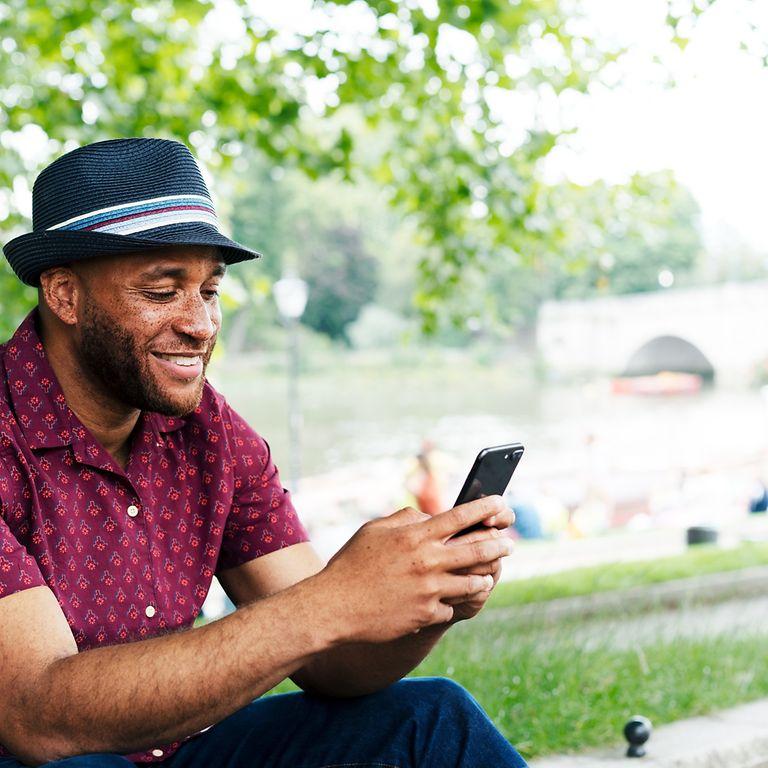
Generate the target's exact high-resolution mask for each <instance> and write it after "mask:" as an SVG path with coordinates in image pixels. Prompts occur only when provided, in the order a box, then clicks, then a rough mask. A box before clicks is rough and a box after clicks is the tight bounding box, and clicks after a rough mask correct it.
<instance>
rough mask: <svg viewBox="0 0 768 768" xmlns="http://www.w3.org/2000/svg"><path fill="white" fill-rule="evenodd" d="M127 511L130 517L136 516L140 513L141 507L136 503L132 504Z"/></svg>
mask: <svg viewBox="0 0 768 768" xmlns="http://www.w3.org/2000/svg"><path fill="white" fill-rule="evenodd" d="M125 511H126V512H127V513H128V517H136V515H138V514H139V508H138V507H137V506H136V505H135V504H131V506H130V507H128V509H126V510H125Z"/></svg>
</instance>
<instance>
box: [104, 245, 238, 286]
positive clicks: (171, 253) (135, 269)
mask: <svg viewBox="0 0 768 768" xmlns="http://www.w3.org/2000/svg"><path fill="white" fill-rule="evenodd" d="M104 266H105V267H107V269H109V271H110V272H112V273H113V274H115V275H121V276H122V277H129V278H131V279H139V280H159V279H163V278H183V277H187V276H195V277H199V276H203V277H208V276H211V277H215V276H220V275H223V274H224V272H225V271H226V265H225V264H224V261H223V260H222V258H221V255H220V254H219V251H218V249H217V248H214V247H206V248H203V247H189V248H184V247H178V248H173V249H162V250H160V251H156V252H155V251H149V252H146V253H138V254H130V255H127V256H123V257H119V258H117V259H112V260H105V263H104Z"/></svg>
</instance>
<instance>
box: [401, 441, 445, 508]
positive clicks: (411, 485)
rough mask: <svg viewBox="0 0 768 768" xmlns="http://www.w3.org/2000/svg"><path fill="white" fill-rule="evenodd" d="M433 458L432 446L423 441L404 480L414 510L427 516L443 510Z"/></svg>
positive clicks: (429, 442)
mask: <svg viewBox="0 0 768 768" xmlns="http://www.w3.org/2000/svg"><path fill="white" fill-rule="evenodd" d="M434 456H435V446H434V444H433V443H432V442H431V441H429V440H425V441H424V442H423V443H422V446H421V450H420V451H419V453H418V454H417V455H416V462H415V466H413V468H412V469H411V470H410V472H409V473H408V478H407V480H406V488H407V489H408V491H409V493H411V494H412V495H413V498H414V500H415V502H416V508H417V509H418V510H419V511H420V512H424V513H425V514H427V515H436V514H438V513H439V512H441V511H442V510H443V509H444V507H443V500H442V494H441V492H440V487H441V483H440V481H439V480H438V476H437V471H436V469H435V460H434Z"/></svg>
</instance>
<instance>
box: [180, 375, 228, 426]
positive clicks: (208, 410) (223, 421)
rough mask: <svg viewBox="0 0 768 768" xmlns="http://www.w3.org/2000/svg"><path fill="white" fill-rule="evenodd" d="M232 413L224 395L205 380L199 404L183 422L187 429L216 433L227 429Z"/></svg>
mask: <svg viewBox="0 0 768 768" xmlns="http://www.w3.org/2000/svg"><path fill="white" fill-rule="evenodd" d="M233 413H234V411H233V410H232V407H231V406H230V405H229V403H228V402H227V400H226V398H225V397H224V395H222V394H221V392H219V391H218V390H217V389H216V388H215V387H214V386H213V385H212V384H211V383H210V382H209V381H208V380H206V382H205V384H204V386H203V393H202V396H201V397H200V403H199V404H198V406H197V408H195V410H194V411H192V413H189V414H187V415H186V416H185V417H184V422H185V424H186V426H187V428H190V427H191V428H195V429H201V428H202V429H206V430H214V431H218V430H220V429H221V430H223V429H227V428H228V427H227V425H228V424H230V423H231V421H232V416H233Z"/></svg>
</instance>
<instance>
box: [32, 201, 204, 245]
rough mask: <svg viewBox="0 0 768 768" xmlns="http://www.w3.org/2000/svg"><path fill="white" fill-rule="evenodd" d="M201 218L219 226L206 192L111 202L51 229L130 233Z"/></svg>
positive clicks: (198, 220) (200, 220)
mask: <svg viewBox="0 0 768 768" xmlns="http://www.w3.org/2000/svg"><path fill="white" fill-rule="evenodd" d="M191 222H202V223H204V224H210V225H211V226H213V227H214V228H215V229H217V230H218V229H219V224H218V220H217V218H216V211H215V210H214V207H213V203H211V200H210V199H209V198H207V197H205V196H203V195H164V196H162V197H152V198H149V199H147V200H137V201H136V202H132V203H123V204H121V205H112V206H109V207H108V208H100V209H99V210H96V211H89V212H88V213H84V214H81V215H80V216H74V217H73V218H71V219H67V220H66V221H61V222H59V223H58V224H54V225H52V226H50V227H47V229H48V230H62V231H77V230H81V231H88V232H108V233H111V234H116V235H130V234H134V233H135V232H144V231H145V230H147V229H155V228H156V227H164V226H166V225H168V224H183V223H191Z"/></svg>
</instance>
